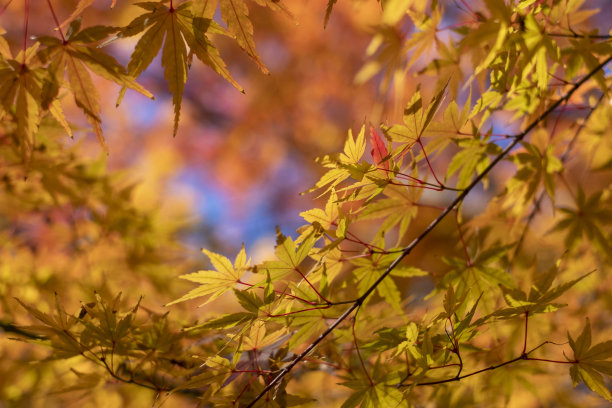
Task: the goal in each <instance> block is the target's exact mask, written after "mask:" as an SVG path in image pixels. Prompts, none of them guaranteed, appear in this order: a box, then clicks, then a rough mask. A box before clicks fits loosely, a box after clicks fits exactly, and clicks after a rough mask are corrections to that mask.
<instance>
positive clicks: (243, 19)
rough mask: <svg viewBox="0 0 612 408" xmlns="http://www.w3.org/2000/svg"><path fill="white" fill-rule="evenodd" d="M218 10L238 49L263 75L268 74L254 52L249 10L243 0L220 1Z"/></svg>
mask: <svg viewBox="0 0 612 408" xmlns="http://www.w3.org/2000/svg"><path fill="white" fill-rule="evenodd" d="M219 8H220V10H221V18H223V21H225V22H226V23H227V29H228V30H229V32H230V33H232V34H233V35H234V37H235V38H236V41H238V44H239V45H240V47H242V49H243V50H245V51H246V53H247V54H249V56H250V57H251V58H252V59H253V60H254V61H255V64H257V66H258V67H259V69H260V70H261V71H262V72H263V73H264V74H269V71H268V69H267V68H266V66H265V65H264V63H263V61H262V60H261V58H260V57H259V55H258V54H257V51H255V41H254V40H253V24H252V23H251V20H250V19H249V8H248V7H247V5H246V3H245V2H244V0H220V1H219Z"/></svg>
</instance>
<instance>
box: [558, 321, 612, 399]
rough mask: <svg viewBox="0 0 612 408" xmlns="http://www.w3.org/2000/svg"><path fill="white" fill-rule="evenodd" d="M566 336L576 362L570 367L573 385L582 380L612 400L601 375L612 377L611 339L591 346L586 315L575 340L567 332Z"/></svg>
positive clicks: (589, 327)
mask: <svg viewBox="0 0 612 408" xmlns="http://www.w3.org/2000/svg"><path fill="white" fill-rule="evenodd" d="M567 337H568V340H569V344H570V347H571V348H572V351H573V352H574V361H575V362H576V363H575V364H573V365H572V366H571V367H570V376H571V377H572V382H573V383H574V387H575V386H576V385H578V383H579V382H580V381H582V382H584V383H585V384H586V385H587V387H589V388H590V389H591V390H593V391H594V392H596V393H597V394H599V395H601V396H602V397H603V398H605V399H606V400H608V401H611V402H612V393H611V392H610V390H609V389H608V388H607V387H606V384H605V382H604V378H603V376H602V374H604V375H606V376H608V377H612V340H608V341H605V342H603V343H599V344H596V345H594V346H591V324H590V322H589V318H588V317H587V319H586V325H585V326H584V329H583V331H582V333H581V334H580V336H578V338H577V339H576V340H574V339H573V338H572V336H571V335H570V334H569V333H567ZM568 361H571V360H569V359H568Z"/></svg>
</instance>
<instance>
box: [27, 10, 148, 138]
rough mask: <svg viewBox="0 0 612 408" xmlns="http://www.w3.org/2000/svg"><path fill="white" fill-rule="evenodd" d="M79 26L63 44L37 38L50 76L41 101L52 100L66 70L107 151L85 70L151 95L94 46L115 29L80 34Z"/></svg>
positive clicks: (74, 25) (97, 106)
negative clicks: (42, 47)
mask: <svg viewBox="0 0 612 408" xmlns="http://www.w3.org/2000/svg"><path fill="white" fill-rule="evenodd" d="M80 27H81V22H80V20H79V19H77V20H74V21H72V22H71V23H70V26H69V28H68V30H67V33H66V37H65V41H64V40H60V39H59V38H55V37H49V36H41V37H38V41H39V42H40V43H41V44H43V45H44V46H45V48H44V49H42V50H41V51H40V52H38V54H37V57H38V58H40V60H41V61H42V62H44V63H49V68H48V70H49V76H48V77H47V79H48V81H49V82H48V83H46V84H45V90H46V93H45V94H43V95H42V98H43V100H45V101H51V100H53V99H54V98H55V97H56V96H57V94H58V92H59V84H60V83H61V82H62V80H61V79H62V76H63V73H64V71H65V72H66V74H67V76H68V83H69V84H70V91H71V92H72V94H73V96H74V101H75V103H76V104H77V106H78V107H79V108H81V110H82V111H83V113H84V114H85V116H86V117H87V120H88V121H89V123H90V124H91V125H92V126H93V128H94V132H95V133H96V136H97V137H98V140H99V142H100V144H101V145H102V146H103V147H104V148H105V149H106V143H105V141H104V136H103V135H102V127H101V126H100V125H101V119H100V104H99V103H98V99H99V97H98V92H97V91H96V87H95V86H94V84H93V81H92V79H91V75H90V74H89V71H88V70H90V71H92V72H94V73H96V74H97V75H99V76H101V77H103V78H105V79H107V80H109V81H113V82H115V83H117V84H119V85H122V86H124V87H127V88H130V89H134V90H136V91H138V92H140V93H141V94H143V95H145V96H147V97H149V98H153V95H152V94H151V93H150V92H149V91H147V90H146V89H145V88H143V87H142V86H141V85H139V84H138V83H137V82H136V81H135V80H134V78H132V77H131V76H130V75H128V74H127V73H126V72H125V69H124V68H123V67H122V66H121V65H119V63H118V62H117V61H116V60H115V59H114V58H113V57H111V56H110V55H108V54H105V53H103V52H101V51H100V50H99V49H98V48H96V44H97V43H99V42H100V41H101V40H103V39H104V38H106V37H107V36H108V35H109V34H111V33H113V32H116V31H117V29H116V28H114V27H105V26H92V27H87V28H85V29H83V30H81V31H79V30H80Z"/></svg>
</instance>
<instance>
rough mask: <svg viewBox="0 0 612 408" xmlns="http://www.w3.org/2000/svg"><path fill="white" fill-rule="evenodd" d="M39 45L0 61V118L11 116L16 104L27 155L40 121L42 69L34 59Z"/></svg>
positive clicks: (19, 126)
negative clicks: (14, 56)
mask: <svg viewBox="0 0 612 408" xmlns="http://www.w3.org/2000/svg"><path fill="white" fill-rule="evenodd" d="M37 48H38V44H36V45H34V46H33V47H30V48H29V49H28V50H27V51H26V53H25V55H26V56H25V59H24V54H23V52H21V53H19V55H18V56H17V58H16V59H7V60H2V61H1V62H0V82H1V83H2V86H1V87H0V117H2V116H4V115H11V114H12V110H11V108H12V107H13V103H14V104H15V112H14V116H15V122H16V124H17V135H18V137H19V139H20V142H21V143H20V147H21V149H22V152H23V153H24V154H25V155H27V153H28V152H30V151H31V150H32V147H33V145H34V135H35V134H36V132H37V131H38V125H39V124H40V116H41V111H42V110H43V109H42V107H41V106H40V101H41V95H42V82H43V77H44V70H43V69H42V67H41V64H40V62H39V61H38V60H37V59H36V58H34V57H35V55H34V54H35V52H36V49H37Z"/></svg>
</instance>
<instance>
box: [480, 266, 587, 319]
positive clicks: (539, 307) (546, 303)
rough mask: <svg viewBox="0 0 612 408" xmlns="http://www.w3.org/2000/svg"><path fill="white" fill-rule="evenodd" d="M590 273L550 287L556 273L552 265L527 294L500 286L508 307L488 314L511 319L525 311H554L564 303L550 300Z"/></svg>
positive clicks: (532, 312) (531, 312) (530, 313)
mask: <svg viewBox="0 0 612 408" xmlns="http://www.w3.org/2000/svg"><path fill="white" fill-rule="evenodd" d="M591 273H592V272H591ZM591 273H587V274H585V275H583V276H581V277H580V278H578V279H574V280H572V281H569V282H566V283H564V284H561V285H559V286H555V287H553V288H551V287H550V286H551V283H552V281H553V279H554V277H555V276H557V274H558V271H557V268H556V267H552V268H550V270H549V271H548V272H547V273H545V274H543V275H542V277H540V279H538V280H537V281H536V282H535V283H534V284H533V285H532V287H531V290H530V292H529V294H527V293H525V292H523V291H522V290H520V289H516V288H515V289H512V288H504V287H502V288H501V289H502V291H503V292H504V300H505V301H506V304H507V305H508V306H510V307H509V308H505V309H500V310H496V311H495V312H493V313H492V314H491V315H490V317H497V318H501V319H511V318H514V317H517V316H521V315H525V313H528V314H529V315H532V314H536V313H549V312H554V311H555V310H558V309H559V308H561V307H564V306H566V305H565V304H558V303H553V302H552V301H553V300H555V299H557V298H558V297H559V296H561V295H562V294H563V293H565V292H566V291H568V290H569V289H570V288H571V287H572V286H574V285H575V284H577V283H578V282H580V281H581V280H582V279H584V278H586V277H587V276H589V275H590V274H591Z"/></svg>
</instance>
